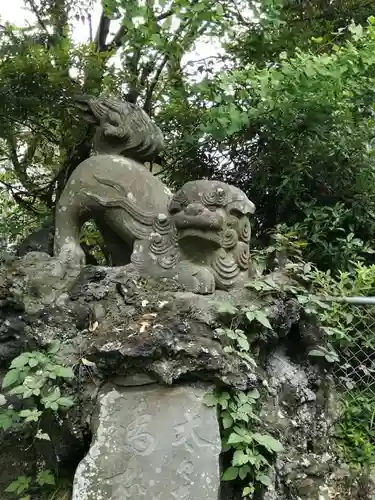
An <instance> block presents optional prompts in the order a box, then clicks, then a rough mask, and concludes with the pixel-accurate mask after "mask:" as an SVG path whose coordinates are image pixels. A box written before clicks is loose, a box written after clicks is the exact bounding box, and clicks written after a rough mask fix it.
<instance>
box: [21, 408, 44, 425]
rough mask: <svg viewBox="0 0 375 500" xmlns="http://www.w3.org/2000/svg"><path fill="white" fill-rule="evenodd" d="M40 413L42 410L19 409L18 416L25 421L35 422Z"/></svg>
mask: <svg viewBox="0 0 375 500" xmlns="http://www.w3.org/2000/svg"><path fill="white" fill-rule="evenodd" d="M42 413H43V412H42V411H40V410H37V409H36V408H34V409H32V410H21V411H20V412H19V416H20V417H22V418H24V419H25V421H26V422H37V421H38V420H39V417H40V416H41V415H42Z"/></svg>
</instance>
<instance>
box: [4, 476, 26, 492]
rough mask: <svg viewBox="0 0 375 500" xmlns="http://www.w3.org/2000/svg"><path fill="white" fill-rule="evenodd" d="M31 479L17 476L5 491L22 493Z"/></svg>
mask: <svg viewBox="0 0 375 500" xmlns="http://www.w3.org/2000/svg"><path fill="white" fill-rule="evenodd" d="M30 483H31V478H30V477H28V476H18V477H17V479H16V480H15V481H13V482H12V483H10V485H9V486H8V487H7V489H6V490H5V491H6V492H8V493H18V494H20V493H23V492H24V491H26V490H27V489H28V488H29V487H30Z"/></svg>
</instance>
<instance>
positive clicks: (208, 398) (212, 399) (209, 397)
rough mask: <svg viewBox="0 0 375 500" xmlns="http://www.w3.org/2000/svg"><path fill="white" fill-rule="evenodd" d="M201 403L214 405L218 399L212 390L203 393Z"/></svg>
mask: <svg viewBox="0 0 375 500" xmlns="http://www.w3.org/2000/svg"><path fill="white" fill-rule="evenodd" d="M203 403H204V404H205V405H206V406H216V405H217V404H218V399H217V397H216V395H215V394H214V393H213V392H210V393H208V394H205V395H204V397H203Z"/></svg>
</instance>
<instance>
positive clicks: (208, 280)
mask: <svg viewBox="0 0 375 500" xmlns="http://www.w3.org/2000/svg"><path fill="white" fill-rule="evenodd" d="M180 267H181V268H180V270H179V275H178V281H179V282H180V283H181V284H182V285H183V287H184V288H185V290H186V291H188V292H193V293H199V294H202V295H207V294H209V293H214V291H215V278H214V275H213V274H212V272H211V271H210V270H209V269H208V268H206V267H200V266H196V265H194V264H191V263H189V262H186V261H184V262H182V263H181V266H180Z"/></svg>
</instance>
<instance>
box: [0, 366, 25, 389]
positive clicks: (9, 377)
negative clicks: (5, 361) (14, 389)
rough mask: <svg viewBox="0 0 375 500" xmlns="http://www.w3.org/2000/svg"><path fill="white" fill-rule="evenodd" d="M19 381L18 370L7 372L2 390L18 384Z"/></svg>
mask: <svg viewBox="0 0 375 500" xmlns="http://www.w3.org/2000/svg"><path fill="white" fill-rule="evenodd" d="M19 380H20V372H19V370H18V369H14V370H9V371H8V372H7V374H6V375H5V377H4V380H3V383H2V384H1V385H2V388H3V389H6V388H7V387H9V386H11V385H13V384H15V383H16V382H19Z"/></svg>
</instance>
